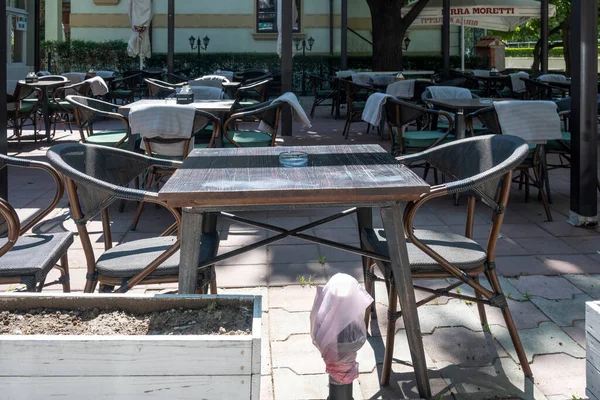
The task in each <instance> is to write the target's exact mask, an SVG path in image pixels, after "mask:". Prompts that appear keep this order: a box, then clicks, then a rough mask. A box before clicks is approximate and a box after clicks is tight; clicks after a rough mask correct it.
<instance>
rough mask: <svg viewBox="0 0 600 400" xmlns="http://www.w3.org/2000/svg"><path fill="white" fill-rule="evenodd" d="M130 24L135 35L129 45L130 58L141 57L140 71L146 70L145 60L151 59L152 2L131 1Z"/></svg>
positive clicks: (144, 0) (130, 39)
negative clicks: (150, 28) (149, 29)
mask: <svg viewBox="0 0 600 400" xmlns="http://www.w3.org/2000/svg"><path fill="white" fill-rule="evenodd" d="M129 22H130V23H131V29H132V30H133V33H132V34H131V37H130V38H129V43H128V44H127V54H129V56H130V57H137V56H139V57H140V70H141V69H143V68H144V58H149V57H150V55H151V53H152V51H151V49H150V37H149V35H148V27H149V26H150V22H152V0H129Z"/></svg>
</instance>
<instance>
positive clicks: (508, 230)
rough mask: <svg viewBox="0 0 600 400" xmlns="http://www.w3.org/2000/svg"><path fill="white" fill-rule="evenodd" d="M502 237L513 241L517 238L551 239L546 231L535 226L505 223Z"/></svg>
mask: <svg viewBox="0 0 600 400" xmlns="http://www.w3.org/2000/svg"><path fill="white" fill-rule="evenodd" d="M501 232H502V235H504V236H508V237H510V238H513V239H517V238H551V237H553V236H552V235H551V234H550V233H548V232H547V231H546V230H544V229H542V228H540V227H539V226H537V225H534V224H515V223H504V224H502V229H501Z"/></svg>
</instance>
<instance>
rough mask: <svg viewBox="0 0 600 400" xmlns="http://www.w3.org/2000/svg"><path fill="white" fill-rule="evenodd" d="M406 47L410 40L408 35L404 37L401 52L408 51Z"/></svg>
mask: <svg viewBox="0 0 600 400" xmlns="http://www.w3.org/2000/svg"><path fill="white" fill-rule="evenodd" d="M408 46H410V38H409V37H408V35H406V36H405V37H404V46H402V50H405V51H406V50H408Z"/></svg>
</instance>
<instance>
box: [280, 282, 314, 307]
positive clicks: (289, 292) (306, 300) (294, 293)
mask: <svg viewBox="0 0 600 400" xmlns="http://www.w3.org/2000/svg"><path fill="white" fill-rule="evenodd" d="M316 294H317V288H316V287H314V286H304V287H302V286H300V285H294V286H285V287H269V307H270V308H282V309H284V310H286V311H289V312H298V311H309V312H310V310H312V306H313V303H314V301H315V296H316Z"/></svg>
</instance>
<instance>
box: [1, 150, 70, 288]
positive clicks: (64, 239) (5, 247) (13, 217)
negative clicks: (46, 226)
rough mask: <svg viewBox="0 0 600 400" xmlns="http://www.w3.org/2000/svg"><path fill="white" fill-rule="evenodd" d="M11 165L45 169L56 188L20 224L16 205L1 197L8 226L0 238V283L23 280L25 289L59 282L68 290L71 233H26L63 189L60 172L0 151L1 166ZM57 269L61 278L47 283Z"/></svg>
mask: <svg viewBox="0 0 600 400" xmlns="http://www.w3.org/2000/svg"><path fill="white" fill-rule="evenodd" d="M7 166H10V167H19V168H23V167H24V168H37V169H41V170H44V171H46V172H47V173H48V174H49V175H50V176H51V177H52V179H53V180H54V183H55V185H56V192H55V194H54V198H53V199H52V201H51V202H50V204H49V205H48V206H47V207H45V208H43V209H41V210H39V211H38V212H37V213H36V214H34V216H33V217H32V218H30V219H29V220H28V221H27V222H26V223H24V224H22V223H21V221H20V220H19V216H18V215H17V212H16V211H15V209H14V208H13V207H12V206H11V205H10V204H9V203H8V201H6V200H5V199H2V198H0V215H1V216H2V217H3V219H4V223H5V224H6V225H5V228H7V229H8V233H7V235H6V237H3V238H2V239H0V284H13V283H21V284H25V286H26V289H27V291H30V292H32V291H38V292H41V291H42V289H43V288H44V287H46V286H49V285H52V284H57V283H60V284H62V287H63V292H70V291H71V286H70V283H69V260H68V257H67V251H68V250H69V247H70V246H71V244H73V233H71V232H56V233H53V232H52V233H51V232H48V233H29V231H30V230H32V229H33V230H34V231H35V230H36V228H37V227H39V225H38V223H39V222H40V221H41V220H42V219H43V218H45V217H46V216H47V215H48V214H50V213H51V212H52V211H53V210H54V208H55V207H56V205H57V204H58V202H59V201H60V199H62V196H63V193H64V186H63V182H62V179H61V176H60V174H59V173H58V172H57V171H56V170H55V169H54V168H52V167H51V166H50V165H48V164H47V163H44V162H39V161H30V160H26V159H23V158H14V157H8V156H5V155H1V154H0V169H2V168H6V167H7ZM53 268H56V269H58V270H59V271H60V278H59V279H58V280H56V281H54V282H48V283H46V276H47V275H48V273H49V272H50V271H51V270H52V269H53Z"/></svg>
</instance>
